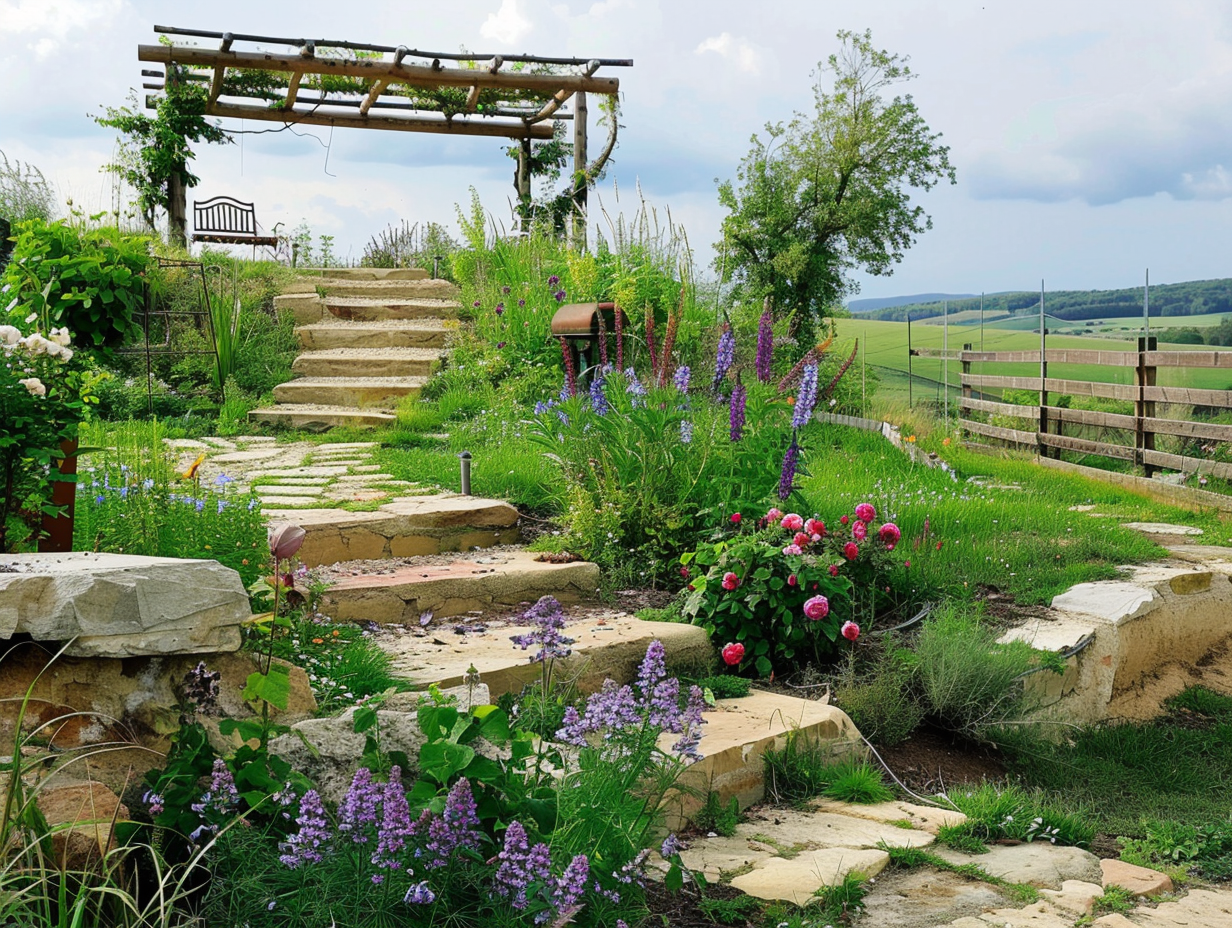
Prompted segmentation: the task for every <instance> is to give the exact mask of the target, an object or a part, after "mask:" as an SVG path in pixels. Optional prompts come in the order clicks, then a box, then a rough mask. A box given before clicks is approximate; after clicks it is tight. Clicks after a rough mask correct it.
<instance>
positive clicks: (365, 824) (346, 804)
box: [338, 767, 381, 844]
mask: <svg viewBox="0 0 1232 928" xmlns="http://www.w3.org/2000/svg"><path fill="white" fill-rule="evenodd" d="M380 805H381V785H380V784H379V783H374V782H373V780H372V771H371V770H369V769H368V768H367V767H360V768H359V769H358V770H356V771H355V776H354V777H352V778H351V785H350V787H349V788H348V789H347V791H346V795H345V796H343V797H342V802H341V803H339V805H338V830H339V831H342V832H346V833H347V834H349V835H350V836H351V840H352V841H354V842H355V843H356V844H367V843H368V836H369V832H370V831H371V830H372V829H374V828H375V827H376V824H377V817H378V812H379V809H380Z"/></svg>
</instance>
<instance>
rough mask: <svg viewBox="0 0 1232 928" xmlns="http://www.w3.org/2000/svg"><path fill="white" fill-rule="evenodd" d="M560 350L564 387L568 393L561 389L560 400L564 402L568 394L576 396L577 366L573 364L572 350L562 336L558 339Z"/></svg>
mask: <svg viewBox="0 0 1232 928" xmlns="http://www.w3.org/2000/svg"><path fill="white" fill-rule="evenodd" d="M560 350H561V354H562V355H563V356H564V359H565V389H566V390H568V391H569V392H568V394H566V393H565V392H564V391H563V390H562V391H561V395H560V398H561V402H564V401H565V400H566V399H568V398H569V397H570V396H577V368H576V367H574V364H573V352H572V351H570V350H569V343H568V342H567V341H565V339H564V338H561V340H560Z"/></svg>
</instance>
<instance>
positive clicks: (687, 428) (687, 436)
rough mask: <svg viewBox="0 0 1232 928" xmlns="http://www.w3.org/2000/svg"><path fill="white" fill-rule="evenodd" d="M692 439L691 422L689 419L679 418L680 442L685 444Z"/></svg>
mask: <svg viewBox="0 0 1232 928" xmlns="http://www.w3.org/2000/svg"><path fill="white" fill-rule="evenodd" d="M692 441H693V422H692V421H691V420H689V419H681V420H680V443H681V444H682V445H687V444H689V443H690V442H692Z"/></svg>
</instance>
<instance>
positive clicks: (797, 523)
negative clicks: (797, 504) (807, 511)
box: [779, 512, 804, 532]
mask: <svg viewBox="0 0 1232 928" xmlns="http://www.w3.org/2000/svg"><path fill="white" fill-rule="evenodd" d="M779 525H781V526H783V528H785V529H787V531H789V532H798V531H800V529H802V528H804V520H803V519H801V518H800V517H799V516H798V515H796V514H795V513H794V512H789V513H787V515H785V516H783V521H782V522H780V523H779Z"/></svg>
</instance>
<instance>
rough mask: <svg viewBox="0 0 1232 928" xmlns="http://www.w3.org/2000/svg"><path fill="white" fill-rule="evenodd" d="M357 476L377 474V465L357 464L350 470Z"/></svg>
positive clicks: (378, 470) (378, 467) (378, 471)
mask: <svg viewBox="0 0 1232 928" xmlns="http://www.w3.org/2000/svg"><path fill="white" fill-rule="evenodd" d="M351 470H353V471H355V473H357V474H379V473H380V472H381V468H380V466H379V465H377V464H358V465H355V466H353V467H352V468H351Z"/></svg>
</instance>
